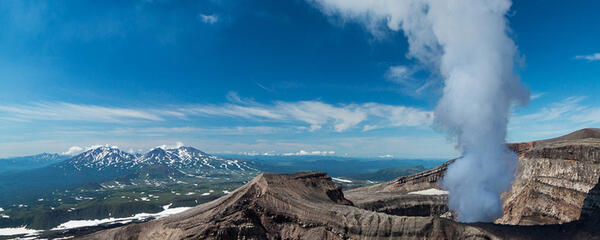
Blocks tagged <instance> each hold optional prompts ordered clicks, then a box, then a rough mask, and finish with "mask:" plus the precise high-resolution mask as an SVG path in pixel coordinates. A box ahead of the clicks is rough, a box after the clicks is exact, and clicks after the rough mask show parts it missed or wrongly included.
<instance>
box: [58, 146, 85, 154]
mask: <svg viewBox="0 0 600 240" xmlns="http://www.w3.org/2000/svg"><path fill="white" fill-rule="evenodd" d="M83 150H84V149H83V148H82V147H80V146H72V147H70V148H69V150H67V151H66V152H63V153H62V154H65V155H75V154H78V153H81V152H83Z"/></svg>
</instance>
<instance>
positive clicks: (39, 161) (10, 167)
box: [0, 153, 70, 174]
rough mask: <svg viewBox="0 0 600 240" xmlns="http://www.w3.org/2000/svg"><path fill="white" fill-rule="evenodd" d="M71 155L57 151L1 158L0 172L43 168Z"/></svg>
mask: <svg viewBox="0 0 600 240" xmlns="http://www.w3.org/2000/svg"><path fill="white" fill-rule="evenodd" d="M69 157H70V156H68V155H61V154H56V153H42V154H38V155H33V156H25V157H13V158H3V159H0V174H7V173H13V172H18V171H23V170H27V169H34V168H41V167H45V166H48V165H52V164H54V163H57V162H61V161H64V160H66V159H68V158H69Z"/></svg>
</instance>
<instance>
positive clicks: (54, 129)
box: [0, 0, 600, 158]
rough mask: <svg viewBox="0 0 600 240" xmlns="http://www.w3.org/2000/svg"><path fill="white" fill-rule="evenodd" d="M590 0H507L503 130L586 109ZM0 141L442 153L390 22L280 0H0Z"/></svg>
mask: <svg viewBox="0 0 600 240" xmlns="http://www.w3.org/2000/svg"><path fill="white" fill-rule="evenodd" d="M599 7H600V3H598V2H597V1H578V2H577V4H573V3H570V2H567V1H542V0H532V1H529V0H528V1H523V0H522V1H516V2H514V4H513V7H512V9H511V13H510V15H509V17H508V19H509V21H510V27H511V29H512V32H511V37H512V38H513V39H514V41H515V42H516V44H517V45H518V48H519V51H520V54H521V57H520V58H519V61H518V65H519V67H518V73H519V74H520V76H521V78H522V81H523V82H524V83H525V85H526V86H527V87H528V88H529V89H530V90H531V93H532V100H531V102H530V103H529V105H527V106H525V107H519V108H515V109H514V111H513V116H512V119H511V123H510V124H509V137H508V140H509V141H527V140H534V139H540V138H546V137H553V136H558V135H561V134H565V133H568V132H570V131H573V130H577V129H579V128H583V127H599V125H600V104H599V103H600V97H598V94H597V92H598V90H599V89H600V79H599V77H598V76H600V54H599V53H600V46H599V43H600V25H598V23H599V22H600V15H598V14H597V10H598V9H600V8H599ZM0 20H1V21H2V22H3V23H4V24H3V26H2V27H0V83H1V87H0V157H8V156H17V155H26V154H34V153H39V152H68V150H69V149H70V148H71V150H72V151H70V152H71V153H74V152H77V151H80V150H81V149H85V148H86V147H89V146H92V145H97V144H110V145H117V146H119V147H121V148H122V149H125V150H129V151H146V150H148V149H149V148H153V147H156V146H159V145H163V144H166V145H176V144H177V143H178V142H181V143H183V144H185V145H191V146H195V147H197V148H199V149H202V150H205V151H208V152H216V153H243V152H246V153H260V154H264V153H272V154H285V153H288V154H290V153H299V152H300V151H301V150H304V151H307V152H313V151H314V152H315V153H316V152H317V151H319V152H320V153H321V152H324V151H325V152H328V153H329V152H335V154H336V155H341V156H345V155H349V156H384V155H393V156H394V157H399V158H404V157H406V158H448V157H454V156H456V154H457V152H456V150H454V148H453V145H452V143H451V142H450V141H448V140H447V139H446V137H445V135H444V134H442V133H438V132H436V131H434V130H433V128H432V126H431V124H432V120H433V115H432V114H433V113H432V111H433V109H434V108H435V105H436V103H437V100H438V99H439V97H440V88H441V86H442V85H441V80H440V79H438V77H437V76H435V74H431V73H429V72H428V71H427V70H426V69H425V68H422V67H419V66H418V65H417V64H416V63H415V62H414V61H413V60H410V59H407V58H406V52H407V47H408V43H407V42H406V39H405V37H404V36H403V34H402V32H392V31H389V32H383V33H381V34H378V35H377V36H374V35H373V34H372V32H370V31H368V29H366V28H365V27H364V26H363V25H361V24H360V23H357V22H352V21H344V20H341V19H337V18H334V17H328V16H326V15H324V14H322V12H321V11H320V10H319V9H318V8H316V7H315V6H314V5H313V4H312V3H310V2H307V1H303V0H288V1H263V0H255V1H227V0H212V1H211V0H206V1H169V0H154V1H150V0H145V1H142V0H138V1H11V0H7V1H0Z"/></svg>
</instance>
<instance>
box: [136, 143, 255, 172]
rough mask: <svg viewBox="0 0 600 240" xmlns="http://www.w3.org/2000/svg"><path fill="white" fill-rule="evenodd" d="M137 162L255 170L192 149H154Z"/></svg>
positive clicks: (200, 168) (183, 167)
mask: <svg viewBox="0 0 600 240" xmlns="http://www.w3.org/2000/svg"><path fill="white" fill-rule="evenodd" d="M137 161H138V162H139V163H140V164H162V165H166V166H170V167H174V168H178V169H198V170H211V169H219V170H236V171H247V170H255V169H254V168H252V167H251V166H250V164H249V163H248V162H246V161H241V160H230V159H224V158H221V157H216V156H212V155H210V154H207V153H205V152H202V151H200V150H198V149H195V148H193V147H179V148H174V149H163V148H155V149H153V150H152V151H150V152H148V153H146V154H145V155H143V156H142V157H140V158H138V159H137Z"/></svg>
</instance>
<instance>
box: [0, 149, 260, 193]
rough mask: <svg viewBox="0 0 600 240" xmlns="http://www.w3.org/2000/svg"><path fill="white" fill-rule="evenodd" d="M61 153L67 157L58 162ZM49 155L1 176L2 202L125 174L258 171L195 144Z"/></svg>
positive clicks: (153, 175)
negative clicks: (140, 150) (39, 164)
mask: <svg viewBox="0 0 600 240" xmlns="http://www.w3.org/2000/svg"><path fill="white" fill-rule="evenodd" d="M50 156H52V158H50ZM61 157H62V158H63V159H62V160H63V161H60V162H57V161H59V160H58V159H60V158H61ZM48 158H49V159H57V160H54V163H53V164H47V165H46V166H43V167H41V168H36V169H26V170H23V171H19V172H14V173H9V174H3V175H2V176H0V203H3V202H7V201H9V200H10V202H13V201H14V200H15V199H16V200H25V199H28V198H31V196H34V195H40V194H43V193H48V192H52V191H57V190H61V189H67V188H70V187H75V186H78V185H82V184H86V183H91V182H104V181H109V180H113V179H116V178H123V177H125V178H138V177H144V178H168V177H169V176H171V177H173V176H177V175H186V176H188V177H193V176H203V177H207V176H222V175H231V174H236V172H255V171H258V169H257V168H256V166H255V164H254V163H253V162H251V161H245V160H233V159H225V158H221V157H217V156H213V155H210V154H207V153H205V152H202V151H200V150H198V149H195V148H193V147H180V148H175V149H162V148H156V149H153V150H152V151H150V152H148V153H146V154H143V155H141V154H138V155H134V154H130V153H127V152H124V151H121V150H120V149H118V148H114V147H108V146H102V147H97V148H94V149H90V150H88V151H86V152H83V153H81V154H79V155H77V156H74V157H72V158H70V159H66V160H65V159H64V158H65V157H64V156H61V155H48ZM40 161H41V160H40ZM48 161H50V160H47V161H46V162H48Z"/></svg>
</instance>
